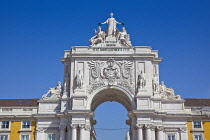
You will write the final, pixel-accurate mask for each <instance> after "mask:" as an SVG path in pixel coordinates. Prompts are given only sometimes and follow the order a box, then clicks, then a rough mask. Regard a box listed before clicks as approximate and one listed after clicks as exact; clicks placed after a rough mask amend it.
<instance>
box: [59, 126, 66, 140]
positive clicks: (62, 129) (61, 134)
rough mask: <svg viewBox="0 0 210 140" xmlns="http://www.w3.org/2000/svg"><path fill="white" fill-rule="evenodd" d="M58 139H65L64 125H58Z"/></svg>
mask: <svg viewBox="0 0 210 140" xmlns="http://www.w3.org/2000/svg"><path fill="white" fill-rule="evenodd" d="M59 129H60V140H66V137H65V136H66V126H60V127H59Z"/></svg>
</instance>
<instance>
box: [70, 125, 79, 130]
mask: <svg viewBox="0 0 210 140" xmlns="http://www.w3.org/2000/svg"><path fill="white" fill-rule="evenodd" d="M78 126H79V125H78V124H71V128H73V129H76V128H77V127H78Z"/></svg>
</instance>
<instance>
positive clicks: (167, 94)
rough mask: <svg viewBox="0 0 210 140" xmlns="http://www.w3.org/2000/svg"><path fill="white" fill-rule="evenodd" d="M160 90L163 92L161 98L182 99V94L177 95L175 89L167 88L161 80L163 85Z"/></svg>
mask: <svg viewBox="0 0 210 140" xmlns="http://www.w3.org/2000/svg"><path fill="white" fill-rule="evenodd" d="M159 91H160V93H161V98H162V99H164V100H180V99H181V97H180V95H175V94H174V90H173V89H172V88H167V87H166V86H165V85H164V82H163V81H162V82H161V85H160V86H159Z"/></svg>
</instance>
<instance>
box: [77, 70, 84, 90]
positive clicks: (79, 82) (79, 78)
mask: <svg viewBox="0 0 210 140" xmlns="http://www.w3.org/2000/svg"><path fill="white" fill-rule="evenodd" d="M82 86H83V75H82V74H81V72H80V70H79V73H78V74H77V75H76V88H79V89H82Z"/></svg>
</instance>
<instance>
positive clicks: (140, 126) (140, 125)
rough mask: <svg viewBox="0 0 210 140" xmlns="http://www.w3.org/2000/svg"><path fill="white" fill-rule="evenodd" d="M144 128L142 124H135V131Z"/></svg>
mask: <svg viewBox="0 0 210 140" xmlns="http://www.w3.org/2000/svg"><path fill="white" fill-rule="evenodd" d="M143 127H144V124H136V128H137V129H142V128H143Z"/></svg>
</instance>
